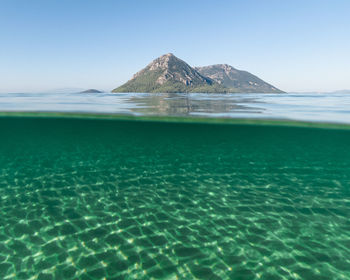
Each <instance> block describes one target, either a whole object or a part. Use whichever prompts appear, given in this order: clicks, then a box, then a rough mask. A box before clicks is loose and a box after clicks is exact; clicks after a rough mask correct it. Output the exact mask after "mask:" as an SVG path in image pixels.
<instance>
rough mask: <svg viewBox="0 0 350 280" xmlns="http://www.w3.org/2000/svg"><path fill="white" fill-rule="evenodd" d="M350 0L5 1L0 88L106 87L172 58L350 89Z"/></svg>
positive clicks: (277, 80)
mask: <svg viewBox="0 0 350 280" xmlns="http://www.w3.org/2000/svg"><path fill="white" fill-rule="evenodd" d="M349 15H350V1H349V0H264V1H262V0H236V1H235V0H231V1H229V0H227V1H223V0H215V1H214V0H212V1H206V0H200V1H199V0H198V1H196V0H193V1H191V0H176V1H166V0H159V1H156V0H147V1H146V0H140V1H136V0H134V1H132V0H125V1H122V0H120V1H118V0H94V1H92V0H30V1H29V0H1V1H0V38H1V40H0V92H19V91H22V92H23V91H43V90H49V89H56V88H65V87H79V88H98V89H104V90H110V89H113V88H114V87H116V86H118V85H120V84H122V83H124V82H125V81H127V80H128V79H129V78H130V77H131V76H132V74H133V73H134V72H136V71H138V70H139V69H141V68H143V67H144V66H145V65H146V64H148V63H149V62H150V61H151V60H152V59H154V58H156V57H158V56H160V55H162V54H165V53H168V52H172V53H174V54H175V55H176V56H178V57H179V58H181V59H183V60H185V61H186V62H188V63H189V64H190V65H192V66H201V65H208V64H216V63H227V64H231V65H232V66H234V67H236V68H238V69H243V70H247V71H250V72H252V73H253V74H256V75H258V76H259V77H261V78H262V79H264V80H266V81H267V82H270V83H272V84H273V85H275V86H277V87H279V88H281V89H283V90H286V91H328V90H337V89H345V88H347V89H350V16H349Z"/></svg>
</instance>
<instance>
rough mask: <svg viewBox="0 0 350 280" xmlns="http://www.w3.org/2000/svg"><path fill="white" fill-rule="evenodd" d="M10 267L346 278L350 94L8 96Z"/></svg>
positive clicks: (1, 201) (4, 127) (2, 120)
mask: <svg viewBox="0 0 350 280" xmlns="http://www.w3.org/2000/svg"><path fill="white" fill-rule="evenodd" d="M0 131H1V137H0V213H1V215H0V279H269V280H272V279H330V280H331V279H350V94H341V93H334V94H324V93H303V94H300V93H289V94H140V93H126V94H113V93H100V94H81V93H60V94H57V93H2V94H0Z"/></svg>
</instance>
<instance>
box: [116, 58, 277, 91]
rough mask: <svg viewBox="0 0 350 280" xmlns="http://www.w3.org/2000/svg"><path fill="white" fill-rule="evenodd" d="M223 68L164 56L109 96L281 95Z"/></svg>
mask: <svg viewBox="0 0 350 280" xmlns="http://www.w3.org/2000/svg"><path fill="white" fill-rule="evenodd" d="M226 68H227V70H223V68H222V66H220V67H219V66H218V65H214V66H207V67H198V68H193V67H191V66H190V65H188V64H187V63H186V62H184V61H183V60H181V59H179V58H177V57H176V56H174V55H173V54H171V53H168V54H165V55H163V56H161V57H159V58H157V59H155V60H153V61H152V62H151V63H150V64H148V65H147V66H146V67H145V68H144V69H142V70H141V71H139V72H137V73H136V74H135V75H134V76H133V77H132V79H131V80H129V81H128V82H127V83H125V84H124V85H122V86H120V87H118V88H116V89H114V90H113V91H112V92H147V93H148V92H164V93H172V92H184V93H188V92H202V93H228V92H281V91H280V90H278V89H276V88H274V87H273V86H271V85H269V84H267V83H265V82H264V81H262V80H260V79H259V78H258V77H256V76H254V75H252V74H250V73H248V72H244V71H239V70H236V69H234V68H233V67H231V66H228V65H227V67H226ZM231 68H232V69H231ZM234 71H236V72H237V73H239V74H234ZM226 72H227V73H226ZM254 88H255V90H254ZM262 89H264V91H261V90H262Z"/></svg>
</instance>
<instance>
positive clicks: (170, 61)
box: [131, 53, 213, 86]
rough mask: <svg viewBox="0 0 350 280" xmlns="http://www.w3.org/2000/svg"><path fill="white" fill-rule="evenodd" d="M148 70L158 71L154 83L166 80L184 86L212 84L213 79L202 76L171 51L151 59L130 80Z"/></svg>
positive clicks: (162, 82) (163, 82)
mask: <svg viewBox="0 0 350 280" xmlns="http://www.w3.org/2000/svg"><path fill="white" fill-rule="evenodd" d="M148 71H158V72H159V77H158V78H157V80H156V84H159V85H163V84H165V83H166V82H167V81H174V82H180V83H183V84H184V85H186V86H193V85H201V84H209V85H210V84H212V83H213V81H212V80H211V79H209V78H207V77H204V76H202V75H201V74H200V73H198V71H196V70H195V69H194V68H192V67H191V66H189V65H188V64H187V63H186V62H184V61H183V60H181V59H179V58H177V57H176V56H174V55H173V54H172V53H168V54H165V55H163V56H161V57H159V58H157V59H155V60H153V61H152V62H151V63H150V64H149V65H147V66H146V68H144V69H142V70H141V71H140V72H138V73H136V74H135V75H134V76H133V78H132V79H131V81H132V80H135V79H137V78H138V77H140V76H142V75H144V74H145V73H147V72H148Z"/></svg>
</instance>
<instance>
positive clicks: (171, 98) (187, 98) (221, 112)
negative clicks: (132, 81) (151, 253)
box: [0, 93, 350, 123]
mask: <svg viewBox="0 0 350 280" xmlns="http://www.w3.org/2000/svg"><path fill="white" fill-rule="evenodd" d="M0 111H54V112H92V113H117V114H132V115H161V116H201V117H224V118H270V119H276V118H277V119H292V120H304V121H319V122H342V123H350V94H321V93H310V94H293V93H289V94H140V93H137V94H135V93H134V94H133V93H126V94H124V93H123V94H112V93H102V94H81V93H80V94H79V93H78V94H77V93H75V94H74V93H72V94H67V93H65V94H63V93H61V94H44V93H42V94H33V93H31V94H28V93H27V94H20V93H19V94H14V93H9V94H0Z"/></svg>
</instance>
